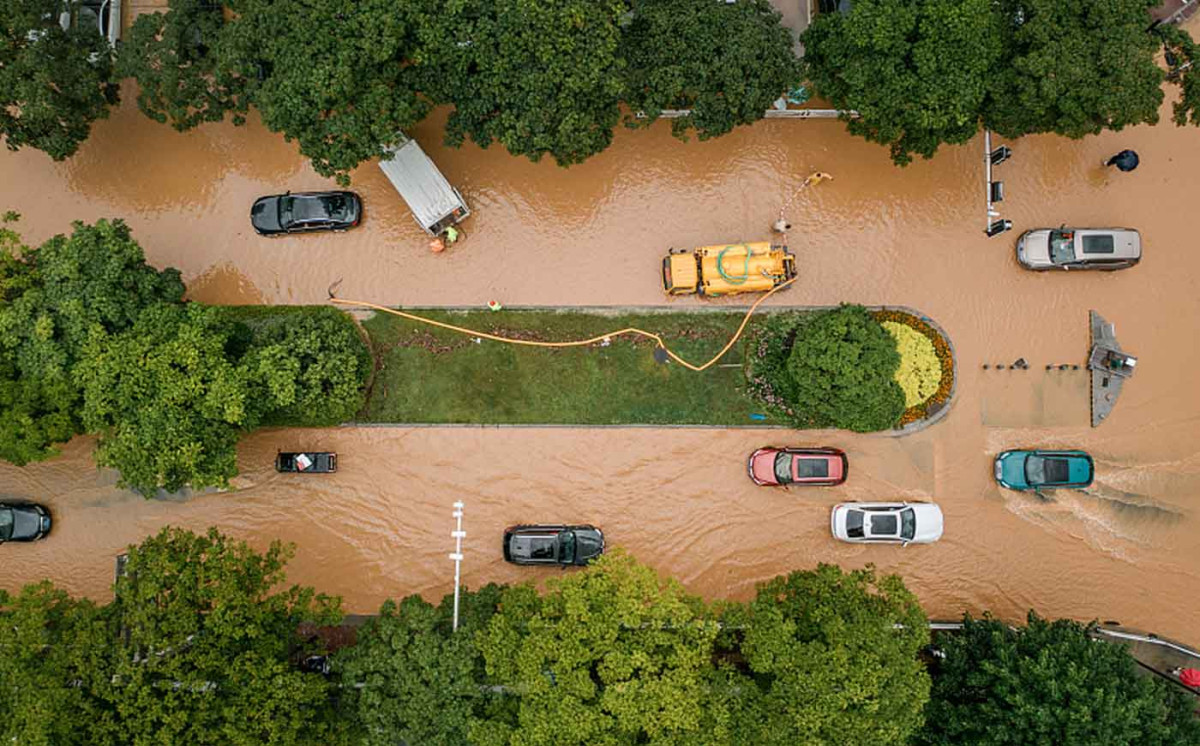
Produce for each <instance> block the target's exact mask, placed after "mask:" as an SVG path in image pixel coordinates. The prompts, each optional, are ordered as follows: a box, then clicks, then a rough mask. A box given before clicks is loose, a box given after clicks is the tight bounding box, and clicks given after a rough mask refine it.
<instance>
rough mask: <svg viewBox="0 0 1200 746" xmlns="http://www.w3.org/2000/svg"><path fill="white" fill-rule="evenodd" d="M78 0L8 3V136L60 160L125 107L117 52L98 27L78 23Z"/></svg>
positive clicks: (4, 133)
mask: <svg viewBox="0 0 1200 746" xmlns="http://www.w3.org/2000/svg"><path fill="white" fill-rule="evenodd" d="M77 5H78V2H76V1H75V0H67V2H64V0H5V2H3V3H0V137H3V138H4V144H5V145H6V146H7V147H8V149H9V150H18V149H20V148H22V147H26V146H28V147H31V148H35V149H37V150H41V151H43V152H45V153H46V154H47V155H49V156H50V157H51V158H53V159H54V160H56V161H61V160H63V159H64V158H67V157H68V156H70V155H73V154H74V153H75V151H76V150H78V149H79V144H80V143H81V142H83V141H84V140H85V139H87V136H88V133H89V132H91V128H92V122H94V121H96V120H97V119H103V118H104V117H107V116H108V107H109V106H111V105H112V104H115V103H116V102H117V87H116V84H115V83H113V82H112V50H111V48H110V47H109V46H108V41H107V40H106V39H104V37H102V36H101V35H100V32H99V30H98V29H97V28H96V26H95V25H94V24H89V23H71V24H68V25H69V28H68V29H67V30H63V28H62V26H61V25H60V24H59V16H60V14H61V13H63V12H67V13H74V12H76V6H77Z"/></svg>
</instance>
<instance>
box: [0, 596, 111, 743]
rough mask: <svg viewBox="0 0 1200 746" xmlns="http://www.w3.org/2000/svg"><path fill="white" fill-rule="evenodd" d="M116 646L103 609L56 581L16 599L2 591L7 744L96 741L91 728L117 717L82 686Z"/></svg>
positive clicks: (1, 732) (0, 683)
mask: <svg viewBox="0 0 1200 746" xmlns="http://www.w3.org/2000/svg"><path fill="white" fill-rule="evenodd" d="M110 645H111V638H110V637H109V636H108V634H107V627H106V625H105V623H104V620H103V618H102V615H101V613H100V611H99V610H98V609H97V608H96V607H95V606H94V605H93V604H91V603H90V602H88V601H77V600H75V599H72V598H71V597H70V596H68V595H67V594H66V593H65V592H64V591H61V590H59V589H57V588H55V587H54V586H53V585H51V584H50V583H49V582H48V581H44V582H42V583H38V584H35V585H28V586H25V588H23V589H22V590H21V592H20V593H19V594H17V595H16V596H15V597H13V596H9V595H8V594H7V593H5V592H4V591H2V590H0V712H2V713H4V717H2V718H0V740H2V741H3V742H4V743H20V744H29V746H65V745H68V744H79V746H85V745H86V744H90V743H91V742H90V741H89V739H88V737H87V735H86V733H85V730H86V727H87V726H88V725H89V724H101V726H100V727H104V728H107V727H108V726H109V725H110V724H111V723H112V721H113V718H114V716H115V713H113V712H111V711H110V709H109V708H107V707H106V706H105V704H104V703H102V702H100V701H98V700H95V699H93V698H92V697H90V696H89V692H88V689H87V688H86V687H84V686H79V685H77V684H75V683H74V682H82V681H83V680H85V679H86V678H87V677H89V676H90V672H91V671H92V670H93V669H94V668H95V666H96V664H97V662H98V661H100V660H102V655H103V651H105V650H106V649H107V648H108V647H109V646H110Z"/></svg>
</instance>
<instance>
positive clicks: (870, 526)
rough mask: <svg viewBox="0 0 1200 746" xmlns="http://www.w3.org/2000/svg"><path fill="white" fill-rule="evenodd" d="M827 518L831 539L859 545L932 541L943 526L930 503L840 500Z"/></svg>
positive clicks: (939, 534) (938, 513)
mask: <svg viewBox="0 0 1200 746" xmlns="http://www.w3.org/2000/svg"><path fill="white" fill-rule="evenodd" d="M829 521H830V528H831V529H832V531H833V537H834V538H835V539H841V540H842V541H849V542H854V543H860V544H901V545H908V544H932V543H933V542H935V541H937V540H938V539H940V538H942V528H943V526H944V520H943V518H942V509H941V508H939V507H938V506H937V505H935V504H934V503H908V502H899V503H841V504H839V505H835V506H833V512H832V513H831V514H830V518H829Z"/></svg>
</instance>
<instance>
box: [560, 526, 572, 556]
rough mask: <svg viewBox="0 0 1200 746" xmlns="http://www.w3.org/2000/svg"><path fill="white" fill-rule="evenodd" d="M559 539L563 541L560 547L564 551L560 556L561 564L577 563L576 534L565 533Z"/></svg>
mask: <svg viewBox="0 0 1200 746" xmlns="http://www.w3.org/2000/svg"><path fill="white" fill-rule="evenodd" d="M559 539H560V541H561V544H560V547H561V549H562V551H561V552H560V553H559V555H558V560H559V561H560V562H574V561H575V532H573V531H563V532H562V533H561V534H560V535H559Z"/></svg>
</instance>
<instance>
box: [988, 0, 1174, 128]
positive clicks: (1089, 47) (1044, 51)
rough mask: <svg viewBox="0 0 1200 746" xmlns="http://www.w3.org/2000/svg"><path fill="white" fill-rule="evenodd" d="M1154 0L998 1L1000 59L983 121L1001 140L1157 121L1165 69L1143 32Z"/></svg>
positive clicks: (1155, 42) (1153, 42)
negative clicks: (1001, 39)
mask: <svg viewBox="0 0 1200 746" xmlns="http://www.w3.org/2000/svg"><path fill="white" fill-rule="evenodd" d="M1156 5H1159V0H1106V2H1099V3H1098V2H1095V1H1094V0H1000V1H999V2H998V3H997V4H996V8H997V12H998V13H999V14H1000V18H1001V23H1003V24H1004V25H1005V27H1006V28H1005V33H1004V52H1003V60H1004V64H1002V65H1000V66H999V67H998V68H997V70H996V71H995V74H994V75H993V76H992V80H991V83H990V88H991V95H990V97H989V99H988V103H987V105H986V106H985V107H984V110H983V116H984V120H985V121H986V123H987V125H988V126H989V127H991V128H992V129H993V130H995V131H996V132H999V133H1000V134H1002V135H1004V136H1005V137H1019V136H1021V135H1027V134H1032V133H1038V132H1055V133H1058V134H1060V135H1066V136H1067V137H1075V138H1078V137H1083V136H1084V135H1094V134H1098V133H1099V132H1101V131H1102V130H1105V129H1110V130H1120V129H1122V128H1124V127H1126V126H1129V125H1132V124H1141V123H1143V122H1145V123H1151V124H1153V123H1155V122H1157V121H1158V107H1159V105H1161V104H1162V100H1163V92H1162V81H1163V71H1162V69H1161V68H1159V66H1158V65H1157V64H1156V63H1155V60H1154V55H1155V52H1156V51H1157V49H1158V46H1159V42H1158V39H1157V38H1156V37H1155V36H1153V35H1152V34H1149V33H1147V27H1148V26H1149V24H1150V17H1149V10H1150V9H1151V8H1153V7H1155V6H1156Z"/></svg>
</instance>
